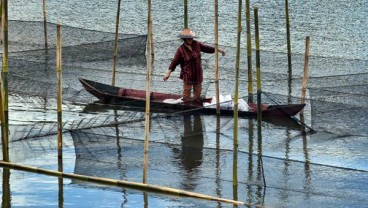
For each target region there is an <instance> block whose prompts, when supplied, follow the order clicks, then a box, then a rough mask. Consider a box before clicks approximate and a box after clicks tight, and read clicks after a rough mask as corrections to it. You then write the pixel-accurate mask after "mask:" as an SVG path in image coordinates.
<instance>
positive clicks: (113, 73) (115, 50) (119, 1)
mask: <svg viewBox="0 0 368 208" xmlns="http://www.w3.org/2000/svg"><path fill="white" fill-rule="evenodd" d="M120 4H121V0H118V11H117V13H116V25H115V45H114V62H113V66H112V81H111V85H112V86H114V85H115V71H116V59H117V53H118V37H119V20H120Z"/></svg>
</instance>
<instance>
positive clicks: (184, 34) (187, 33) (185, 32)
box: [179, 28, 196, 39]
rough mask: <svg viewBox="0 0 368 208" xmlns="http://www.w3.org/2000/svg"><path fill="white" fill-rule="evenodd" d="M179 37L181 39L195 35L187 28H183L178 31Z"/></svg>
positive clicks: (194, 36)
mask: <svg viewBox="0 0 368 208" xmlns="http://www.w3.org/2000/svg"><path fill="white" fill-rule="evenodd" d="M179 38H181V39H186V38H196V35H195V33H194V32H193V31H191V30H190V29H189V28H184V30H183V31H181V32H180V34H179Z"/></svg>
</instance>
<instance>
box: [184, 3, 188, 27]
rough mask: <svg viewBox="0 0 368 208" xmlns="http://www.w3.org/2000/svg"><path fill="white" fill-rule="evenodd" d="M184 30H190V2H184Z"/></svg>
mask: <svg viewBox="0 0 368 208" xmlns="http://www.w3.org/2000/svg"><path fill="white" fill-rule="evenodd" d="M184 28H188V0H184Z"/></svg>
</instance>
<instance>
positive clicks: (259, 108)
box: [254, 7, 262, 120]
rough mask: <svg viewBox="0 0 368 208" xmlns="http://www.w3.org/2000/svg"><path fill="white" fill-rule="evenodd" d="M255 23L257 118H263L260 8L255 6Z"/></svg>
mask: <svg viewBox="0 0 368 208" xmlns="http://www.w3.org/2000/svg"><path fill="white" fill-rule="evenodd" d="M254 25H255V39H256V68H257V109H258V111H257V120H262V99H261V93H262V91H261V58H260V47H259V29H258V8H257V7H255V8H254Z"/></svg>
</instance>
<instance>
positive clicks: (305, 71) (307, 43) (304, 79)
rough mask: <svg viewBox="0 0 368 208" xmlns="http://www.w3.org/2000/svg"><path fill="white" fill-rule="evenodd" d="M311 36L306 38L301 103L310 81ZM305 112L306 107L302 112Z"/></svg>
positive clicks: (303, 100) (303, 101)
mask: <svg viewBox="0 0 368 208" xmlns="http://www.w3.org/2000/svg"><path fill="white" fill-rule="evenodd" d="M309 39H310V38H309V36H307V37H306V39H305V58H304V59H305V60H304V73H303V83H302V98H301V103H305V94H306V91H307V81H308V63H309ZM300 114H304V109H303V110H302V111H301V112H300Z"/></svg>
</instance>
